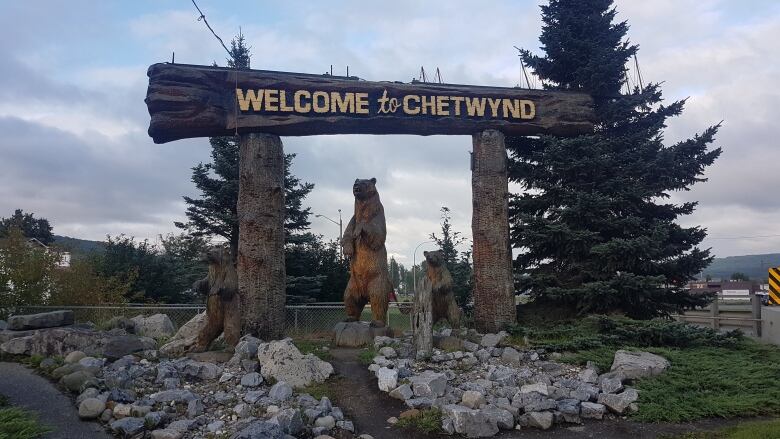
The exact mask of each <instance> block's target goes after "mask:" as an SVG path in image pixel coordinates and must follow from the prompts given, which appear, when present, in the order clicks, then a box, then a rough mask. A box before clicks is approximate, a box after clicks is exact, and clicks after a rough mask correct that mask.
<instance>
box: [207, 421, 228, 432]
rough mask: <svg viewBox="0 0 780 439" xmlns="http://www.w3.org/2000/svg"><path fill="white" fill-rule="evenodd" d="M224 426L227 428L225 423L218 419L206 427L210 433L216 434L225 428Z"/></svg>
mask: <svg viewBox="0 0 780 439" xmlns="http://www.w3.org/2000/svg"><path fill="white" fill-rule="evenodd" d="M224 426H225V422H224V421H220V420H219V419H218V420H216V421H214V422H210V423H209V424H208V425H206V429H207V430H208V431H210V432H211V433H216V432H218V431H219V430H221V429H222V427H224Z"/></svg>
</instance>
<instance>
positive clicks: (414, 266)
mask: <svg viewBox="0 0 780 439" xmlns="http://www.w3.org/2000/svg"><path fill="white" fill-rule="evenodd" d="M432 242H435V241H423V242H421V243H419V244H417V247H415V248H414V254H413V255H412V285H413V286H412V290H414V294H417V249H418V248H420V246H421V245H423V244H430V243H432Z"/></svg>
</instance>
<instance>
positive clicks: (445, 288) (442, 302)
mask: <svg viewBox="0 0 780 439" xmlns="http://www.w3.org/2000/svg"><path fill="white" fill-rule="evenodd" d="M423 255H424V256H425V262H426V265H427V266H426V269H425V275H426V276H427V277H428V280H429V281H430V282H429V283H430V285H431V293H432V294H431V295H432V296H433V297H432V299H431V300H432V301H433V323H436V322H438V321H439V320H441V319H446V320H447V321H448V322H449V323H450V325H451V326H452V327H458V326H460V316H461V311H460V308H458V304H457V303H456V302H455V294H454V293H453V291H452V285H453V282H452V275H450V271H449V270H447V265H446V263H445V261H444V252H443V251H441V250H436V251H432V252H423Z"/></svg>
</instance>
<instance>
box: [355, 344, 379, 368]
mask: <svg viewBox="0 0 780 439" xmlns="http://www.w3.org/2000/svg"><path fill="white" fill-rule="evenodd" d="M376 356H377V352H376V350H374V348H365V349H363V350H361V351H360V353H359V354H358V360H359V361H360V362H361V363H362V364H365V365H366V366H368V365H370V364H371V363H373V362H374V357H376Z"/></svg>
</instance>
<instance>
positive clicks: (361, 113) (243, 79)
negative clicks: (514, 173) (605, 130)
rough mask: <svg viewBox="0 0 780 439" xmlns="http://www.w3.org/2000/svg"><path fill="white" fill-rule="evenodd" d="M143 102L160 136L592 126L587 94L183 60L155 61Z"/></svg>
mask: <svg viewBox="0 0 780 439" xmlns="http://www.w3.org/2000/svg"><path fill="white" fill-rule="evenodd" d="M147 74H148V76H149V88H148V90H147V94H146V104H147V106H148V109H149V114H150V115H151V123H150V125H149V135H150V136H151V137H152V138H153V139H154V141H155V142H156V143H165V142H169V141H172V140H177V139H184V138H190V137H209V136H226V135H233V134H235V133H236V131H237V132H238V133H240V134H245V133H251V132H262V133H268V134H276V135H280V136H308V135H317V134H419V135H432V134H468V135H471V134H475V133H478V132H480V131H484V130H487V129H496V130H500V131H502V132H503V133H505V134H509V135H537V134H555V135H575V134H579V133H583V132H588V131H591V130H592V128H593V124H592V121H593V109H592V105H593V103H592V99H591V98H590V96H588V95H587V94H584V93H576V92H562V91H549V90H528V89H521V88H508V87H483V86H470V85H455V84H431V83H419V82H415V83H412V84H404V83H400V82H373V81H363V80H360V79H359V78H356V77H336V76H330V75H310V74H303V73H286V72H273V71H264V70H234V69H229V68H220V67H207V66H194V65H185V64H167V63H164V64H154V65H152V66H151V67H149V70H148V72H147Z"/></svg>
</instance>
